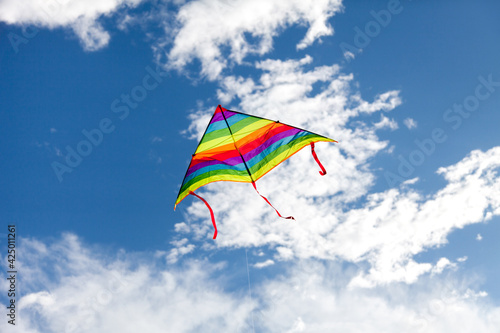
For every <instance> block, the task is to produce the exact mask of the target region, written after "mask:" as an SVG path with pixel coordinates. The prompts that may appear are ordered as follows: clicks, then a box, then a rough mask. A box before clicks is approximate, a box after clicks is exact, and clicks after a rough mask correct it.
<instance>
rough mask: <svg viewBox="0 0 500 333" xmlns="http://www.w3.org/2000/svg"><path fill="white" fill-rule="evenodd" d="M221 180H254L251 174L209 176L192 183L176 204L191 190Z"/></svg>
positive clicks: (245, 181)
mask: <svg viewBox="0 0 500 333" xmlns="http://www.w3.org/2000/svg"><path fill="white" fill-rule="evenodd" d="M220 181H230V182H240V183H251V182H252V180H251V179H250V177H249V176H247V175H245V176H236V175H219V176H212V177H209V178H205V179H201V180H200V181H198V182H196V183H194V184H192V185H191V186H189V187H188V188H187V189H186V190H184V192H182V193H181V194H180V195H179V197H178V198H177V201H176V202H175V204H176V205H177V204H179V202H181V201H182V200H183V199H184V198H185V197H187V196H188V195H189V192H191V191H195V190H197V189H199V188H200V187H202V186H205V185H207V184H210V183H214V182H220Z"/></svg>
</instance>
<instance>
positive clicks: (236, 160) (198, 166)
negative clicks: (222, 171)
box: [186, 156, 243, 177]
mask: <svg viewBox="0 0 500 333" xmlns="http://www.w3.org/2000/svg"><path fill="white" fill-rule="evenodd" d="M229 160H231V162H230V163H228V161H229ZM240 163H243V160H242V159H241V156H236V157H232V158H228V159H227V160H225V161H220V160H216V159H210V160H208V161H205V162H200V163H198V164H196V165H195V166H193V167H191V168H189V170H188V172H187V173H186V177H188V176H189V175H190V174H192V173H193V172H195V171H198V170H200V169H201V168H204V167H207V166H210V165H217V164H226V165H229V166H235V165H238V164H240Z"/></svg>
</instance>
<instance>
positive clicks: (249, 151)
mask: <svg viewBox="0 0 500 333" xmlns="http://www.w3.org/2000/svg"><path fill="white" fill-rule="evenodd" d="M319 141H326V142H337V141H335V140H333V139H330V138H327V137H324V136H322V135H319V134H316V133H313V132H309V131H306V130H303V129H300V128H297V127H293V126H289V125H286V124H283V123H280V122H279V121H273V120H269V119H266V118H261V117H257V116H251V115H248V114H245V113H241V112H238V111H232V110H227V109H225V108H223V107H222V106H220V105H219V106H217V108H216V109H215V112H214V114H213V116H212V119H211V120H210V122H209V123H208V126H207V128H206V130H205V133H204V134H203V137H202V138H201V140H200V143H199V144H198V148H196V151H195V153H194V154H193V156H192V159H191V163H190V164H189V168H188V169H187V171H186V175H185V176H184V180H183V181H182V185H181V188H180V190H179V195H178V196H177V200H176V201H175V205H174V210H175V208H176V207H177V205H178V204H179V203H180V202H181V201H182V200H183V199H184V198H186V197H187V196H188V195H190V194H192V195H194V196H195V197H197V198H199V199H200V200H201V201H203V202H204V203H205V205H206V206H207V208H208V210H209V211H210V216H211V219H212V224H213V226H214V229H215V232H214V236H213V239H215V238H216V237H217V226H216V224H215V218H214V213H213V211H212V208H211V207H210V205H209V204H208V202H207V201H206V200H205V199H203V198H202V197H200V196H199V195H198V194H196V193H194V191H195V190H196V189H198V188H200V187H202V186H204V185H207V184H209V183H213V182H218V181H232V182H243V183H252V185H253V187H254V189H255V191H257V193H258V194H259V195H260V196H261V197H262V198H263V199H264V200H265V201H266V202H267V203H268V204H269V205H270V206H271V207H272V208H274V206H273V205H272V204H271V203H270V202H269V200H267V198H266V197H264V196H263V195H262V194H260V193H259V191H258V190H257V186H256V185H255V182H256V181H257V180H259V179H260V178H262V177H263V176H264V175H265V174H267V173H268V172H269V171H271V170H272V169H274V168H275V167H276V166H278V165H279V164H280V163H282V162H284V161H285V160H286V159H288V158H289V157H291V156H292V155H293V154H295V153H297V152H298V151H299V150H301V149H302V148H304V147H306V146H308V145H310V146H311V152H312V155H313V157H314V160H315V161H316V162H317V163H318V165H319V167H320V168H321V171H320V172H319V173H320V174H321V175H322V176H324V175H325V174H326V170H325V168H324V167H323V165H322V164H321V162H320V161H319V159H318V157H317V155H316V152H315V151H314V143H315V142H319ZM274 210H275V211H276V213H277V214H278V216H279V217H281V218H284V219H294V218H293V217H292V216H288V217H284V216H282V215H281V214H280V213H279V212H278V210H277V209H276V208H274Z"/></svg>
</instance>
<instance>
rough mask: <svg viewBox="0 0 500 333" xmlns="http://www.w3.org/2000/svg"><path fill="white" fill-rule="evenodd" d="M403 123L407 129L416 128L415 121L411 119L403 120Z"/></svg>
mask: <svg viewBox="0 0 500 333" xmlns="http://www.w3.org/2000/svg"><path fill="white" fill-rule="evenodd" d="M403 123H404V124H405V126H406V127H408V129H413V128H417V121H416V120H415V119H413V118H406V119H405V120H403Z"/></svg>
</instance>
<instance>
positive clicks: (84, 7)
mask: <svg viewBox="0 0 500 333" xmlns="http://www.w3.org/2000/svg"><path fill="white" fill-rule="evenodd" d="M142 1H143V0H90V1H89V0H48V1H47V0H28V1H16V0H4V1H1V2H0V21H2V22H5V23H7V24H14V25H22V26H26V25H34V26H37V27H42V28H49V29H56V28H70V29H72V30H73V31H74V33H75V34H76V35H77V36H78V37H79V39H80V41H81V42H82V44H83V47H84V48H85V49H86V50H88V51H95V50H98V49H100V48H103V47H104V46H106V45H107V44H108V42H109V38H110V36H109V33H108V32H107V31H105V30H104V28H103V27H102V25H101V23H100V22H99V19H100V18H101V17H103V16H110V15H112V14H113V13H114V12H116V11H117V10H119V9H120V8H124V7H136V6H137V5H139V3H140V2H142Z"/></svg>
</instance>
